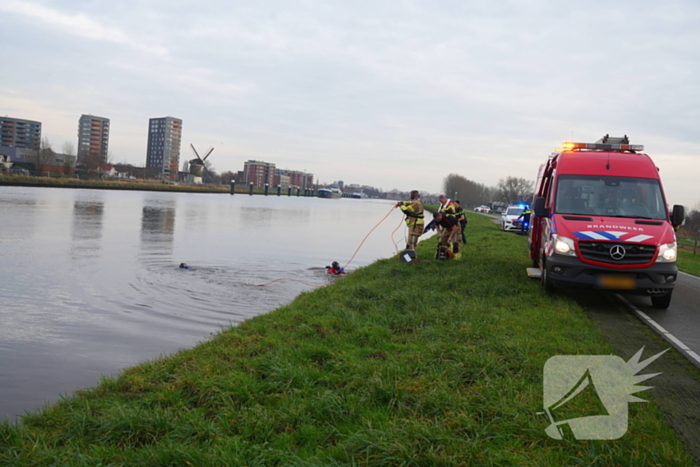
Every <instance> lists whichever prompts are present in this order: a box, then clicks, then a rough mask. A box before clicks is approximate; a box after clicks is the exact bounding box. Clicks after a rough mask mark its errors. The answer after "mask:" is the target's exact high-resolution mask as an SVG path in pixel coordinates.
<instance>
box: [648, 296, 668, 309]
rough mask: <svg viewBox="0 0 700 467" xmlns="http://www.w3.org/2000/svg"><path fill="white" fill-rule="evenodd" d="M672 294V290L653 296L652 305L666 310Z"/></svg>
mask: <svg viewBox="0 0 700 467" xmlns="http://www.w3.org/2000/svg"><path fill="white" fill-rule="evenodd" d="M671 295H672V292H669V293H667V294H666V295H660V296H657V297H651V306H653V307H654V308H660V309H662V310H665V309H666V308H668V306H669V305H670V304H671Z"/></svg>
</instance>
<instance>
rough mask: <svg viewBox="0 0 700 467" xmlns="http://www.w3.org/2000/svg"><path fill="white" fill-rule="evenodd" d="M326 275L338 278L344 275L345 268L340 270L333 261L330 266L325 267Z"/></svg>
mask: <svg viewBox="0 0 700 467" xmlns="http://www.w3.org/2000/svg"><path fill="white" fill-rule="evenodd" d="M326 273H328V274H335V275H336V276H339V275H341V274H345V268H341V267H340V264H338V262H337V261H333V262H332V263H331V265H330V266H326Z"/></svg>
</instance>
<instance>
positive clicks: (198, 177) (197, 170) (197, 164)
mask: <svg viewBox="0 0 700 467" xmlns="http://www.w3.org/2000/svg"><path fill="white" fill-rule="evenodd" d="M190 147H191V148H192V152H194V155H195V156H197V157H196V158H195V159H191V160H190V175H192V176H193V177H194V179H195V183H202V179H203V178H204V175H205V174H206V177H207V178H208V181H209V182H211V181H212V176H211V174H210V173H209V170H208V169H207V167H206V165H204V161H206V160H207V157H209V155H210V154H211V153H212V151H214V148H213V147H211V148H209V149H208V150H207V153H206V154H205V156H204V158H201V157H199V153H198V152H197V150H196V149H195V148H194V145H193V144H191V143H190Z"/></svg>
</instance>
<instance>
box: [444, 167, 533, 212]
mask: <svg viewBox="0 0 700 467" xmlns="http://www.w3.org/2000/svg"><path fill="white" fill-rule="evenodd" d="M534 185H535V182H533V181H531V180H527V179H524V178H518V177H506V178H504V179H501V180H499V181H498V184H497V185H496V186H493V187H489V186H486V185H484V184H483V183H478V182H475V181H473V180H469V179H468V178H466V177H463V176H462V175H458V174H449V175H448V176H447V177H445V179H444V180H443V184H442V186H443V190H444V193H445V196H447V197H449V198H453V199H459V200H460V201H461V202H462V204H463V205H465V206H479V205H482V204H487V203H494V202H499V203H504V204H518V203H529V202H530V201H531V200H532V197H533V195H534Z"/></svg>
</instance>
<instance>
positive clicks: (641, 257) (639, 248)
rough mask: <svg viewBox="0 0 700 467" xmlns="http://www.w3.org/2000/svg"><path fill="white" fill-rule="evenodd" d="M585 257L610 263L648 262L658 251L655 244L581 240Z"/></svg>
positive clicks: (579, 243)
mask: <svg viewBox="0 0 700 467" xmlns="http://www.w3.org/2000/svg"><path fill="white" fill-rule="evenodd" d="M578 246H579V249H580V250H581V254H582V255H583V257H584V258H586V259H587V260H590V261H598V262H601V263H610V264H648V263H650V262H651V260H652V258H653V257H654V253H656V247H655V246H654V245H639V244H634V243H631V244H630V243H613V242H590V241H579V242H578Z"/></svg>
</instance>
